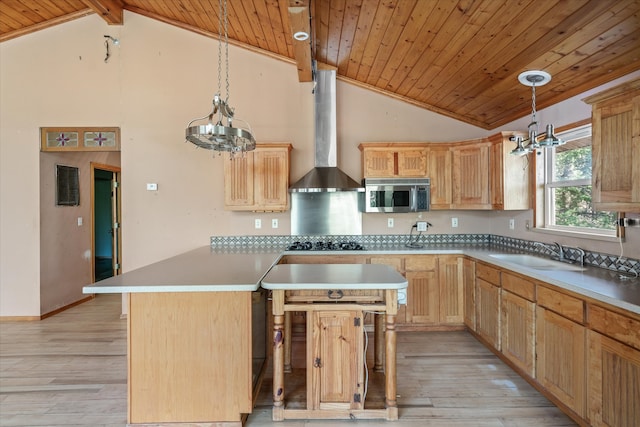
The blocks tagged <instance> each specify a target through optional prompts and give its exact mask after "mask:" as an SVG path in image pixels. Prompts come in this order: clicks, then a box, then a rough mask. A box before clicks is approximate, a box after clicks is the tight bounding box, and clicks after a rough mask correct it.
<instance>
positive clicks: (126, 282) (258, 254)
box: [82, 246, 282, 294]
mask: <svg viewBox="0 0 640 427" xmlns="http://www.w3.org/2000/svg"><path fill="white" fill-rule="evenodd" d="M281 254H282V250H280V249H273V250H265V251H246V252H245V253H225V252H221V251H216V250H214V249H212V248H211V247H210V246H205V247H202V248H198V249H194V250H192V251H189V252H185V253H184V254H181V255H176V256H174V257H172V258H168V259H166V260H163V261H159V262H156V263H154V264H149V265H147V266H145V267H141V268H138V269H136V270H132V271H129V272H126V273H124V274H121V275H119V276H114V277H110V278H108V279H105V280H101V281H99V282H96V283H94V284H92V285H88V286H85V287H84V288H83V289H82V291H83V292H84V293H85V294H101V293H103V294H104V293H131V292H223V291H226V292H228V291H255V290H257V289H258V288H259V287H260V280H261V279H262V277H263V276H264V275H265V273H266V272H267V271H269V269H270V268H271V266H273V264H275V263H276V262H277V261H278V260H279V259H280V255H281Z"/></svg>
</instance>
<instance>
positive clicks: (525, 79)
mask: <svg viewBox="0 0 640 427" xmlns="http://www.w3.org/2000/svg"><path fill="white" fill-rule="evenodd" d="M518 81H519V82H520V83H521V84H522V85H524V86H529V87H531V123H529V126H528V133H529V137H528V138H527V139H524V140H523V139H522V138H521V137H514V138H512V139H511V140H512V141H514V142H515V143H516V148H514V149H513V151H511V154H513V155H514V156H523V155H526V154H529V153H533V152H534V151H536V150H538V149H539V148H542V147H544V148H548V147H554V146H556V145H562V144H564V141H563V140H561V139H559V138H557V137H556V136H555V135H554V134H553V125H551V124H549V125H547V127H546V132H545V133H544V134H543V135H540V134H538V120H537V118H536V113H537V112H536V86H544V85H546V84H547V83H549V82H550V81H551V74H549V73H547V72H546V71H540V70H530V71H524V72H522V73H520V75H518ZM539 137H542V138H540V139H539Z"/></svg>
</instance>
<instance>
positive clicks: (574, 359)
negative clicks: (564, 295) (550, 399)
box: [536, 306, 586, 418]
mask: <svg viewBox="0 0 640 427" xmlns="http://www.w3.org/2000/svg"><path fill="white" fill-rule="evenodd" d="M585 336H586V329H585V327H584V326H582V325H581V324H579V323H576V322H573V321H571V320H569V319H567V318H565V317H562V316H560V315H559V314H556V313H554V312H552V311H550V310H547V309H545V308H543V307H541V306H537V307H536V353H537V357H538V359H537V361H536V380H537V381H538V383H540V385H542V386H543V387H544V388H545V389H546V390H547V391H548V392H550V393H551V394H552V395H553V396H555V397H556V398H557V399H558V400H559V401H561V402H562V403H563V404H564V405H566V406H567V407H568V408H570V409H571V410H573V411H574V412H575V413H576V414H577V415H578V416H580V417H582V418H584V417H585V400H586V393H585V376H586V370H585V368H586V367H585V359H586V354H585Z"/></svg>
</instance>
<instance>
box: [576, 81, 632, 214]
mask: <svg viewBox="0 0 640 427" xmlns="http://www.w3.org/2000/svg"><path fill="white" fill-rule="evenodd" d="M584 101H585V102H586V103H588V104H591V106H592V117H591V120H592V133H593V137H592V168H593V170H592V196H593V202H594V206H595V208H596V210H603V211H620V212H640V79H637V80H633V81H630V82H627V83H624V84H622V85H619V86H616V87H614V88H611V89H609V90H607V91H604V92H601V93H599V94H596V95H593V96H590V97H588V98H585V99H584Z"/></svg>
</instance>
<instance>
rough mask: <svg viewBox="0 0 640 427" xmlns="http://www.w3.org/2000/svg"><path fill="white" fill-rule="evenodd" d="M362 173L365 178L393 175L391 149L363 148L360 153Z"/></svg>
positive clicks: (393, 160) (393, 155)
mask: <svg viewBox="0 0 640 427" xmlns="http://www.w3.org/2000/svg"><path fill="white" fill-rule="evenodd" d="M362 173H363V176H364V177H365V178H386V177H392V176H394V175H395V152H394V151H393V150H390V149H389V150H370V149H365V150H364V151H363V153H362Z"/></svg>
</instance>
